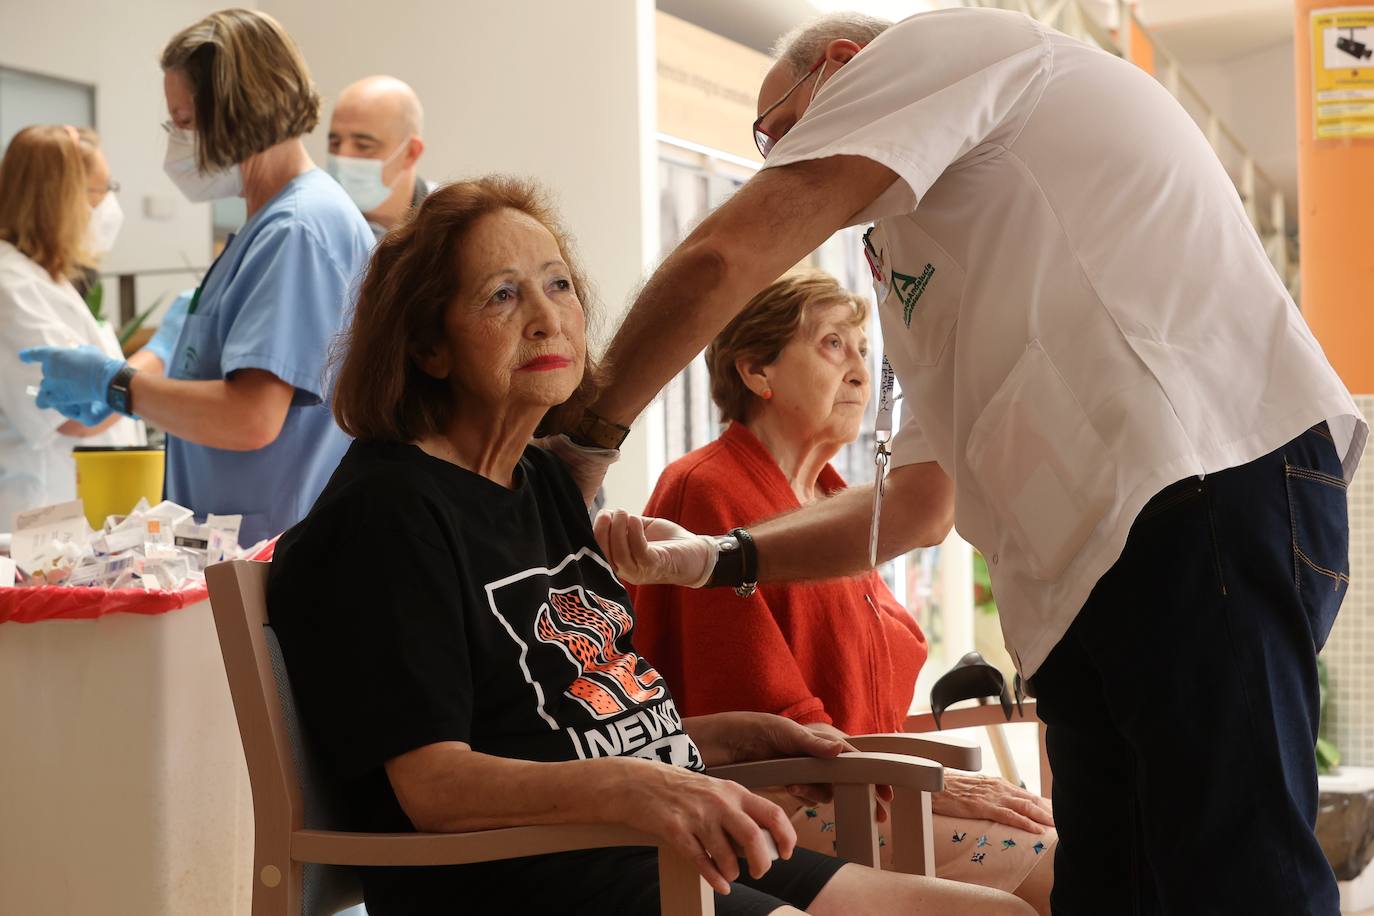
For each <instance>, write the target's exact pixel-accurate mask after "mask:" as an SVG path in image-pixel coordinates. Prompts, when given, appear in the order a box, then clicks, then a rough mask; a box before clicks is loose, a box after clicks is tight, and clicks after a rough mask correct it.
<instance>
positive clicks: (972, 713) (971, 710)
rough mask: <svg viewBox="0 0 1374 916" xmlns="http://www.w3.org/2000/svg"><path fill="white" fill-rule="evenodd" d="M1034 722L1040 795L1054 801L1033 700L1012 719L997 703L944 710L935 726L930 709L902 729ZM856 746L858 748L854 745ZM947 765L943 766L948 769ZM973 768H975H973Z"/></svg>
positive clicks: (1022, 705) (921, 731)
mask: <svg viewBox="0 0 1374 916" xmlns="http://www.w3.org/2000/svg"><path fill="white" fill-rule="evenodd" d="M1031 722H1034V723H1035V725H1036V728H1037V730H1038V735H1039V741H1040V795H1041V796H1042V797H1044V798H1053V797H1054V795H1053V789H1054V775H1053V774H1052V773H1051V772H1050V758H1049V754H1048V753H1047V752H1046V750H1045V723H1044V722H1041V721H1040V719H1039V717H1038V716H1037V715H1036V711H1035V700H1033V699H1030V698H1029V697H1027V698H1026V699H1023V700H1022V701H1021V702H1020V704H1018V706H1017V707H1015V708H1013V710H1012V714H1011V718H1010V719H1008V718H1006V716H1005V714H1004V713H1003V712H1002V707H1001V706H999V705H997V704H996V703H993V704H989V705H987V706H966V707H955V708H952V709H947V710H945V711H944V712H942V713H941V714H940V723H939V724H938V725H937V724H936V723H935V715H934V713H932V712H931V711H930V710H925V711H924V712H919V713H916V714H915V715H912V716H908V717H907V720H906V725H905V728H906V730H907V732H908V733H915V734H928V733H931V732H936V731H941V730H944V729H954V728H978V727H980V726H989V725H993V726H995V725H1016V724H1017V723H1031ZM856 746H857V745H856ZM949 765H950V764H946V766H949ZM975 769H976V767H975Z"/></svg>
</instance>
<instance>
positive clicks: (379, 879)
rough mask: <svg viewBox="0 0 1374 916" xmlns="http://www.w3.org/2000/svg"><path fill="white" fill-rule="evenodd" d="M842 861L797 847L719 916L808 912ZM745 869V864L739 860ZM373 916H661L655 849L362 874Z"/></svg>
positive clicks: (745, 882)
mask: <svg viewBox="0 0 1374 916" xmlns="http://www.w3.org/2000/svg"><path fill="white" fill-rule="evenodd" d="M844 864H845V862H844V860H843V859H837V858H835V857H833V856H827V855H822V854H821V853H818V852H812V851H811V850H809V849H798V850H796V851H795V852H794V853H792V858H791V859H787V860H782V859H779V860H778V861H776V862H774V863H773V866H772V868H770V869H768V871H767V872H766V873H765V874H764V876H763V877H762V878H759V879H758V880H755V879H753V878H750V877H749V876H748V874H747V873H745V874H744V875H743V877H742V878H741V879H740V880H739V881H736V882H735V883H734V884H733V885H732V886H731V890H730V894H729V895H728V896H724V897H722V896H721V895H719V894H717V895H716V913H717V914H718V916H766V914H768V913H771V912H773V911H774V910H776V909H778V908H779V907H781V906H793V907H796V908H797V909H799V910H801V909H805V908H806V907H808V906H810V904H811V901H813V900H815V899H816V895H817V894H819V893H820V891H821V888H823V887H825V885H826V884H827V883H828V882H829V881H830V879H831V878H832V877H834V875H835V872H837V871H839V869H840V868H841V867H843V866H844ZM741 869H743V863H741ZM363 872H364V874H363V883H364V885H365V886H366V889H367V911H368V914H369V916H435V914H449V913H460V912H461V913H471V914H474V916H475V914H479V913H489V912H490V913H495V912H508V913H509V912H515V913H531V914H534V913H550V914H568V916H583V914H585V916H606V914H608V913H614V914H616V916H657V914H658V912H659V906H658V852H657V851H656V850H655V849H653V848H651V847H628V848H621V849H592V850H585V851H581V850H579V851H577V852H564V853H558V854H555V855H548V856H530V857H527V858H522V859H509V860H506V861H503V862H481V863H477V864H475V865H454V866H447V867H442V868H370V869H364V870H363Z"/></svg>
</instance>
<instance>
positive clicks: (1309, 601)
mask: <svg viewBox="0 0 1374 916" xmlns="http://www.w3.org/2000/svg"><path fill="white" fill-rule="evenodd" d="M1283 471H1284V476H1285V479H1286V484H1287V488H1288V518H1289V523H1290V525H1291V528H1292V541H1293V543H1292V549H1293V585H1294V587H1295V588H1296V589H1297V590H1298V597H1299V598H1300V599H1301V601H1302V603H1303V607H1304V608H1305V609H1306V610H1307V614H1308V624H1309V626H1310V627H1311V629H1312V641H1313V642H1314V643H1315V645H1316V647H1317V650H1318V651H1321V648H1322V646H1323V645H1325V644H1326V637H1327V636H1328V635H1330V633H1331V626H1332V624H1334V623H1335V621H1336V612H1337V611H1339V610H1340V607H1341V602H1342V601H1343V600H1344V599H1345V593H1346V591H1347V589H1348V588H1349V587H1350V526H1349V522H1348V518H1347V503H1346V482H1345V480H1344V479H1342V478H1341V477H1337V476H1335V475H1332V474H1328V473H1326V472H1325V471H1322V470H1318V469H1316V468H1309V467H1305V466H1303V465H1298V464H1293V463H1291V462H1290V461H1289V460H1288V459H1285V460H1284V467H1283Z"/></svg>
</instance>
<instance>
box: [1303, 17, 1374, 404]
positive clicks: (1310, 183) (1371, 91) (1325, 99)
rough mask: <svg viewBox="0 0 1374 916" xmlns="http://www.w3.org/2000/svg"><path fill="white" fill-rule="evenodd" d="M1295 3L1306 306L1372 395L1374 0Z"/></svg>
mask: <svg viewBox="0 0 1374 916" xmlns="http://www.w3.org/2000/svg"><path fill="white" fill-rule="evenodd" d="M1294 7H1295V13H1296V22H1295V27H1294V29H1293V37H1294V55H1293V56H1294V60H1295V63H1296V66H1297V92H1298V123H1297V129H1298V209H1299V222H1298V229H1299V242H1300V246H1299V247H1300V255H1299V256H1300V258H1301V269H1302V310H1303V314H1304V315H1305V316H1306V318H1307V323H1308V324H1309V325H1310V326H1311V328H1312V331H1313V333H1314V334H1316V336H1317V339H1318V340H1319V341H1320V342H1321V345H1322V348H1323V349H1324V350H1325V351H1326V355H1327V358H1329V359H1330V360H1331V363H1332V365H1333V366H1335V367H1336V371H1337V372H1339V373H1340V376H1341V378H1342V379H1343V380H1344V381H1345V384H1346V386H1347V387H1348V388H1349V389H1350V390H1351V391H1352V392H1355V393H1357V394H1374V53H1372V54H1371V57H1365V56H1364V53H1363V52H1364V51H1366V50H1367V51H1370V52H1374V0H1365V4H1364V5H1363V6H1361V4H1360V0H1296V2H1295V3H1294ZM1332 7H1340V8H1343V9H1344V10H1345V11H1348V12H1342V13H1335V12H1329V13H1328V12H1327V10H1328V9H1330V8H1332ZM1361 10H1362V12H1359V11H1361ZM1366 24H1367V25H1366Z"/></svg>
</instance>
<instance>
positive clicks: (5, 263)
mask: <svg viewBox="0 0 1374 916" xmlns="http://www.w3.org/2000/svg"><path fill="white" fill-rule="evenodd" d="M81 344H92V345H94V346H97V347H99V348H100V349H101V350H102V351H104V352H105V353H106V354H107V355H109V356H116V357H117V356H120V348H119V341H118V340H117V339H116V337H115V334H114V331H113V330H111V329H110V326H109V325H108V324H107V323H104V322H102V323H99V324H98V323H97V322H96V320H95V318H94V317H92V315H91V311H90V309H89V308H87V306H86V303H85V302H83V301H82V300H81V297H80V296H79V295H78V294H77V292H76V289H75V288H74V287H73V286H72V285H71V283H70V282H68V281H67V280H65V279H64V280H60V281H54V280H53V278H52V277H51V276H49V275H48V272H47V271H46V270H44V269H43V268H41V267H39V266H38V265H37V264H35V263H34V262H33V261H31V260H30V259H29V258H28V257H27V256H26V255H24V254H23V253H22V252H20V251H19V250H18V249H17V248H15V247H14V246H13V245H11V244H10V243H9V242H4V241H0V530H4V531H9V530H10V529H11V526H12V525H13V523H14V515H15V513H17V512H23V511H25V510H27V509H33V508H36V507H38V506H44V505H49V504H51V503H56V502H62V501H64V500H69V499H74V498H75V497H76V468H75V465H74V463H73V462H72V447H73V446H76V445H143V444H144V443H145V442H146V437H145V435H144V430H143V424H142V423H141V422H139V421H136V420H133V419H130V418H128V417H125V418H122V419H121V420H119V421H118V422H117V423H115V424H114V425H113V426H111V427H110V428H109V429H108V430H106V431H104V432H102V433H100V434H99V435H97V436H92V437H89V438H85V439H75V438H72V437H69V436H63V435H60V434H59V433H58V432H57V428H58V427H59V426H61V425H62V424H63V423H65V422H66V419H67V418H66V417H64V416H62V415H61V414H60V413H58V412H57V411H55V410H40V409H39V408H38V406H37V405H36V404H35V403H34V396H33V395H31V394H29V393H27V391H26V389H27V388H28V387H30V386H33V387H35V388H36V387H37V386H38V385H39V384H40V383H41V382H42V380H43V372H42V369H41V368H40V367H39V366H37V365H29V364H24V363H21V362H20V361H19V351H20V350H23V349H24V348H26V347H73V346H80V345H81Z"/></svg>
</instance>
